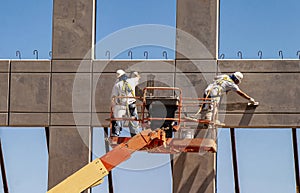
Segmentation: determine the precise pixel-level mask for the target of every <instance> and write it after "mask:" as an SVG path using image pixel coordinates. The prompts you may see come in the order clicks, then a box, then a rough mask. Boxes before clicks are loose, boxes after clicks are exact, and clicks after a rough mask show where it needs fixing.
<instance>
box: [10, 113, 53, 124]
mask: <svg viewBox="0 0 300 193" xmlns="http://www.w3.org/2000/svg"><path fill="white" fill-rule="evenodd" d="M49 116H50V115H49V113H10V116H9V125H10V126H20V127H33V126H41V127H43V126H44V127H46V126H48V125H49Z"/></svg>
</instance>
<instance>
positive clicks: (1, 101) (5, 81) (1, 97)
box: [0, 73, 9, 112]
mask: <svg viewBox="0 0 300 193" xmlns="http://www.w3.org/2000/svg"><path fill="white" fill-rule="evenodd" d="M8 87H9V74H8V73H0V112H8Z"/></svg>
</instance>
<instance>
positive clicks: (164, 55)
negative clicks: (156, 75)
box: [162, 51, 168, 59]
mask: <svg viewBox="0 0 300 193" xmlns="http://www.w3.org/2000/svg"><path fill="white" fill-rule="evenodd" d="M162 54H163V57H165V59H168V52H167V51H163V53H162Z"/></svg>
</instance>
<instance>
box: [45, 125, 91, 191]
mask: <svg viewBox="0 0 300 193" xmlns="http://www.w3.org/2000/svg"><path fill="white" fill-rule="evenodd" d="M89 136H90V128H89V127H63V126H59V127H50V128H49V138H50V140H49V175H48V176H49V177H48V187H49V189H50V188H52V187H53V186H55V185H56V184H58V183H59V182H61V181H62V180H63V179H65V178H66V177H68V176H69V175H71V174H73V173H74V172H76V171H77V170H78V169H80V168H81V167H83V166H84V165H86V164H87V163H88V162H89V160H90V157H89V156H90V151H89V146H88V144H89V143H88V141H89Z"/></svg>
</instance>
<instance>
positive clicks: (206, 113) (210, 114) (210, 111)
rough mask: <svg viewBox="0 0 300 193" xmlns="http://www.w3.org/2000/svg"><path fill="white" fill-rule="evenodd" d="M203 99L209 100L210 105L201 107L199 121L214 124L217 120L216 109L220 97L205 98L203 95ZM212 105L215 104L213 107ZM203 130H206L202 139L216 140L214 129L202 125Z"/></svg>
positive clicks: (209, 125) (208, 125)
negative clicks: (210, 101) (210, 100)
mask: <svg viewBox="0 0 300 193" xmlns="http://www.w3.org/2000/svg"><path fill="white" fill-rule="evenodd" d="M204 98H211V99H212V103H206V104H204V105H203V108H202V110H201V119H204V120H208V121H214V122H216V121H217V120H218V107H219V103H220V100H221V97H220V96H207V95H206V94H204ZM213 103H215V105H214V104H213ZM203 128H204V129H207V131H206V134H205V136H204V138H208V139H216V137H217V131H216V128H214V127H212V125H211V124H203Z"/></svg>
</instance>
